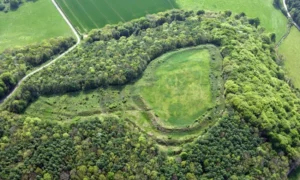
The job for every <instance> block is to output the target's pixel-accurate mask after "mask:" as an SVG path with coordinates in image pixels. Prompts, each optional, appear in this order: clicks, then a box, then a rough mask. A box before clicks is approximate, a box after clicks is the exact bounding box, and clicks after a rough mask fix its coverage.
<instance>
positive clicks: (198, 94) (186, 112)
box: [134, 49, 213, 126]
mask: <svg viewBox="0 0 300 180" xmlns="http://www.w3.org/2000/svg"><path fill="white" fill-rule="evenodd" d="M209 73H210V54H209V51H208V50H207V49H203V50H198V49H193V50H185V51H180V52H175V53H174V52H172V53H170V54H166V55H164V56H162V57H160V58H158V59H156V60H155V61H153V62H152V63H150V64H149V65H148V68H147V70H146V71H145V73H144V75H143V77H142V78H141V79H140V80H139V81H138V82H137V83H136V84H135V86H134V88H135V91H136V92H137V93H139V94H140V95H141V96H142V97H143V98H144V100H145V101H146V102H147V103H148V104H149V105H150V107H151V108H152V109H153V111H154V112H155V113H156V115H157V116H158V117H159V118H160V119H161V120H162V121H164V124H167V125H171V126H186V125H190V124H192V123H193V122H194V121H195V120H196V119H197V118H198V117H200V116H201V115H202V114H203V113H205V112H206V111H207V109H208V108H210V107H211V106H212V105H213V103H212V94H211V82H210V78H209Z"/></svg>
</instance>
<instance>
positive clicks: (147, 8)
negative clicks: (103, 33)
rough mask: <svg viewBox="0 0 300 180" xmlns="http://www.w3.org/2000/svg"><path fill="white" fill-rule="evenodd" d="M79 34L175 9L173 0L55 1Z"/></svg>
mask: <svg viewBox="0 0 300 180" xmlns="http://www.w3.org/2000/svg"><path fill="white" fill-rule="evenodd" d="M57 2H58V4H59V5H60V7H61V8H62V9H63V10H64V11H65V13H66V14H67V16H68V18H69V19H70V20H71V21H72V22H73V24H74V26H75V27H77V28H78V29H79V30H80V31H81V32H88V31H89V30H91V29H95V28H100V27H103V26H105V25H106V24H117V23H119V22H125V21H129V20H131V19H134V18H139V17H142V16H144V15H145V14H151V13H155V12H160V11H164V10H166V9H173V8H177V6H176V5H175V3H174V2H173V0H154V1H140V0H127V1H124V0H110V1H108V0H100V1H97V0H85V1H83V0H57Z"/></svg>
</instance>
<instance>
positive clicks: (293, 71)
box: [279, 27, 300, 88]
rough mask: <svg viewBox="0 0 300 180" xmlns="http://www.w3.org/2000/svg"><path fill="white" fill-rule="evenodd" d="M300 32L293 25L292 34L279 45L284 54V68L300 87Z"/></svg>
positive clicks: (281, 52) (280, 51)
mask: <svg viewBox="0 0 300 180" xmlns="http://www.w3.org/2000/svg"><path fill="white" fill-rule="evenodd" d="M299 42H300V32H299V31H298V29H297V28H295V27H292V29H291V32H290V34H289V35H288V37H287V38H286V39H285V40H284V41H283V43H282V44H281V45H280V47H279V54H281V55H282V56H283V59H284V68H285V70H286V72H287V74H288V76H289V77H290V78H291V80H292V82H293V84H294V85H295V87H297V88H300V76H299V70H300V59H299V52H300V45H299Z"/></svg>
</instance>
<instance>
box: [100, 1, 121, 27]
mask: <svg viewBox="0 0 300 180" xmlns="http://www.w3.org/2000/svg"><path fill="white" fill-rule="evenodd" d="M104 1H105V3H106V4H107V5H108V6H109V7H110V9H111V10H113V12H115V13H116V14H117V16H119V18H120V19H121V20H122V21H124V22H126V21H125V19H123V17H122V16H121V15H120V14H119V13H118V12H117V11H116V10H115V9H114V8H113V7H111V5H110V4H109V3H108V2H107V1H106V0H104Z"/></svg>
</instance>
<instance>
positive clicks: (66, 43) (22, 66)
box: [0, 37, 75, 99]
mask: <svg viewBox="0 0 300 180" xmlns="http://www.w3.org/2000/svg"><path fill="white" fill-rule="evenodd" d="M74 43H75V40H74V39H73V38H63V37H60V38H55V39H50V40H47V41H44V42H42V43H39V44H33V45H29V46H26V47H22V48H14V49H7V50H5V51H4V52H3V53H1V54H0V99H2V98H4V97H5V96H6V95H7V94H8V93H9V92H10V91H11V90H12V89H13V88H14V87H15V85H16V84H17V83H18V81H19V80H20V79H22V78H23V77H24V76H25V75H26V74H27V73H28V72H30V70H32V69H33V68H35V67H37V66H39V65H41V64H43V63H45V62H46V61H48V60H50V59H53V58H54V57H55V56H56V55H58V54H60V53H62V52H64V51H66V50H67V49H69V48H70V47H71V46H72V45H73V44H74Z"/></svg>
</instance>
